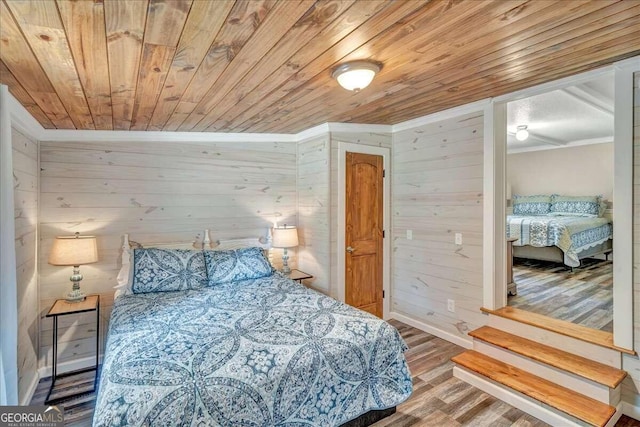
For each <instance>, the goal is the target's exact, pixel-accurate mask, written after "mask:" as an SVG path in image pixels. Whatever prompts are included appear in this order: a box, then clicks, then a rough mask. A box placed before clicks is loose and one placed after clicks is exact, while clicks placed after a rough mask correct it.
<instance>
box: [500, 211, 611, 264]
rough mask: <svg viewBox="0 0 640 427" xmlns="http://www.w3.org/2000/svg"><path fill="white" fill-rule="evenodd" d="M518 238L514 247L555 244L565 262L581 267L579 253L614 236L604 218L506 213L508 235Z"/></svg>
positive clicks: (609, 223) (508, 236)
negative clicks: (562, 254)
mask: <svg viewBox="0 0 640 427" xmlns="http://www.w3.org/2000/svg"><path fill="white" fill-rule="evenodd" d="M510 237H513V238H517V239H518V240H516V241H514V242H513V246H526V245H529V246H534V247H547V246H556V247H558V248H559V249H561V250H562V252H563V253H564V263H565V264H566V265H568V266H569V267H578V266H580V253H581V252H583V251H586V250H588V249H590V248H593V247H596V246H598V245H601V244H602V243H604V242H606V241H607V240H609V239H611V238H613V226H612V224H611V220H609V219H607V218H591V217H579V216H543V215H541V216H518V215H508V216H507V238H510Z"/></svg>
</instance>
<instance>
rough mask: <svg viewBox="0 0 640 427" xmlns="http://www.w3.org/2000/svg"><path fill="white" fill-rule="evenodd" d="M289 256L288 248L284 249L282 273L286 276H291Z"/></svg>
mask: <svg viewBox="0 0 640 427" xmlns="http://www.w3.org/2000/svg"><path fill="white" fill-rule="evenodd" d="M288 261H289V254H288V253H287V248H284V251H283V253H282V272H283V273H284V274H290V273H291V268H290V267H289V263H288Z"/></svg>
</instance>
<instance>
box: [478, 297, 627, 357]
mask: <svg viewBox="0 0 640 427" xmlns="http://www.w3.org/2000/svg"><path fill="white" fill-rule="evenodd" d="M480 310H481V311H482V312H484V313H489V314H491V315H493V316H500V317H504V318H506V319H511V320H515V321H516V322H520V323H524V324H525V325H531V326H535V327H537V328H540V329H545V330H547V331H551V332H555V333H557V334H560V335H564V336H567V337H572V338H576V339H579V340H581V341H585V342H588V343H591V344H595V345H598V346H601V347H606V348H610V349H613V350H616V351H619V352H621V353H627V354H631V355H635V354H636V352H635V351H634V350H630V349H627V348H622V347H617V346H616V345H614V344H613V334H611V333H609V332H604V331H600V330H597V329H592V328H588V327H586V326H582V325H578V324H576V323H571V322H567V321H565V320H558V319H553V318H551V317H547V316H543V315H542V314H537V313H532V312H530V311H525V310H520V309H518V308H515V307H503V308H500V309H498V310H489V309H488V308H484V307H482V308H480Z"/></svg>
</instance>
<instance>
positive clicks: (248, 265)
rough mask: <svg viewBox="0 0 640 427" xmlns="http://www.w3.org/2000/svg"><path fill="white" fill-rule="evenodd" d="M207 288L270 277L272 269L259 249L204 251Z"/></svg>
mask: <svg viewBox="0 0 640 427" xmlns="http://www.w3.org/2000/svg"><path fill="white" fill-rule="evenodd" d="M204 258H205V261H206V263H207V273H208V276H209V286H215V285H220V284H222V283H229V282H235V281H238V280H247V279H259V278H261V277H267V276H271V275H272V274H273V268H272V267H271V264H269V261H268V260H267V259H266V258H265V256H264V253H263V252H262V249H260V248H243V249H235V250H231V251H204Z"/></svg>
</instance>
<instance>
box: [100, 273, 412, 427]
mask: <svg viewBox="0 0 640 427" xmlns="http://www.w3.org/2000/svg"><path fill="white" fill-rule="evenodd" d="M406 348H407V347H406V344H405V343H404V341H403V340H402V338H401V337H400V335H399V334H398V332H397V330H396V329H395V328H394V327H392V326H391V325H389V324H388V323H386V322H384V321H382V320H380V319H378V318H376V317H374V316H372V315H369V314H367V313H365V312H362V311H359V310H356V309H354V308H352V307H349V306H347V305H345V304H342V303H340V302H338V301H336V300H334V299H332V298H329V297H327V296H324V295H322V294H320V293H317V292H315V291H312V290H309V289H307V288H305V287H304V286H302V285H299V284H298V283H295V282H294V281H292V280H290V279H288V278H285V277H283V276H281V275H280V274H278V273H276V274H274V275H273V276H270V277H265V278H262V279H254V280H245V281H241V282H234V283H230V284H228V285H224V286H217V287H212V288H204V289H198V290H189V291H179V292H160V293H151V294H141V295H126V296H122V297H120V298H118V299H117V300H116V301H115V304H114V307H113V312H112V315H111V321H110V325H109V335H108V340H107V348H106V351H105V358H104V364H103V367H102V374H101V378H100V385H99V392H98V397H97V402H96V410H95V414H94V426H140V425H163V426H169V425H180V426H183V425H184V426H196V425H198V426H200V425H202V426H218V425H219V426H273V425H282V426H285V425H286V426H312V425H313V426H336V425H340V424H342V423H344V422H346V421H349V420H351V419H353V418H355V417H357V416H359V415H360V414H363V413H365V412H367V411H369V410H371V409H385V408H389V407H392V406H395V405H397V404H399V403H401V402H403V401H404V400H406V399H407V398H408V397H409V395H410V394H411V392H412V382H411V375H410V373H409V370H408V367H407V363H406V361H405V358H404V354H403V353H404V351H405V349H406Z"/></svg>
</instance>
